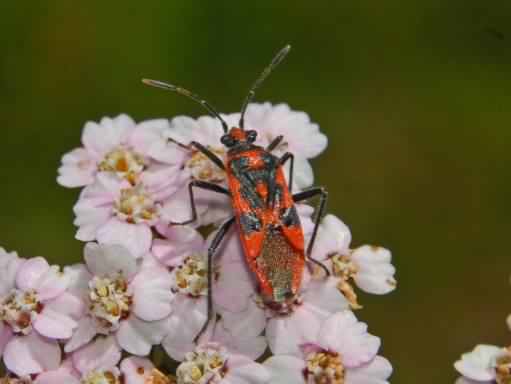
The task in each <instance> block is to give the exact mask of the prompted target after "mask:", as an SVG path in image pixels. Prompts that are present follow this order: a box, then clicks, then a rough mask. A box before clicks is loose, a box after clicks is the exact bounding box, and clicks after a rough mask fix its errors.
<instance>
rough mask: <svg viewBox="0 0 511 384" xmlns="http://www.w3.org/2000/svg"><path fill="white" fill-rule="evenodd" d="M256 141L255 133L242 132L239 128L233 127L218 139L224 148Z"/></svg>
mask: <svg viewBox="0 0 511 384" xmlns="http://www.w3.org/2000/svg"><path fill="white" fill-rule="evenodd" d="M256 139H257V132H256V131H253V130H249V131H244V130H243V129H241V128H236V127H233V128H231V129H230V130H229V132H227V133H226V134H224V135H223V136H222V137H221V138H220V141H221V142H222V144H223V145H225V146H226V147H228V148H232V147H235V146H236V145H239V144H252V143H253V142H254V141H255V140H256Z"/></svg>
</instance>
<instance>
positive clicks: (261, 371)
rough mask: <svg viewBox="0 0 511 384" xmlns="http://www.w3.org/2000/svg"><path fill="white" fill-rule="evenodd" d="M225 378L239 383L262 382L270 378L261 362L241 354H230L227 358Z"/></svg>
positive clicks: (254, 383) (266, 381)
mask: <svg viewBox="0 0 511 384" xmlns="http://www.w3.org/2000/svg"><path fill="white" fill-rule="evenodd" d="M225 380H227V381H230V382H232V383H233V384H234V383H239V384H264V383H268V380H270V372H269V371H268V369H267V368H266V367H265V366H264V365H261V364H258V363H256V362H254V361H252V360H251V359H249V358H247V357H245V356H242V355H235V354H233V355H231V356H229V358H228V360H227V374H226V375H225Z"/></svg>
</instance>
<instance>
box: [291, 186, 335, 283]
mask: <svg viewBox="0 0 511 384" xmlns="http://www.w3.org/2000/svg"><path fill="white" fill-rule="evenodd" d="M318 195H319V207H318V208H317V212H316V216H315V218H314V229H313V230H312V236H311V239H310V241H309V245H308V246H307V251H306V256H307V259H308V260H310V261H312V262H313V263H314V264H316V265H319V266H320V267H321V268H323V270H324V271H325V273H326V275H327V276H330V271H329V270H328V268H327V267H326V266H325V264H323V263H322V262H321V261H319V260H316V259H314V258H312V257H311V253H312V247H313V246H314V242H315V241H316V236H317V234H318V228H319V222H320V220H321V218H322V216H323V214H324V213H325V208H326V202H327V199H328V192H327V191H326V190H325V188H323V187H315V188H311V189H308V190H306V191H303V192H298V193H296V194H294V195H293V200H294V201H295V202H299V201H303V200H307V199H310V198H311V197H315V196H318Z"/></svg>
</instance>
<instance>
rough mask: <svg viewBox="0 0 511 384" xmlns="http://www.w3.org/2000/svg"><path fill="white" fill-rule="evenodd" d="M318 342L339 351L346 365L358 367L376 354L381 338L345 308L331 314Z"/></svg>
mask: <svg viewBox="0 0 511 384" xmlns="http://www.w3.org/2000/svg"><path fill="white" fill-rule="evenodd" d="M317 340H318V343H319V344H320V345H321V346H322V347H323V348H325V349H328V350H331V351H336V352H339V354H340V355H341V356H342V360H343V364H344V365H345V366H346V367H357V366H360V365H361V364H364V363H367V362H369V361H370V360H372V359H373V358H374V356H376V353H377V352H378V349H379V348H380V344H381V342H380V338H378V337H376V336H373V335H371V334H369V333H367V325H366V324H365V323H362V322H360V321H358V320H357V318H356V317H355V315H354V314H353V312H351V311H349V310H345V311H342V312H338V313H336V314H334V315H332V316H330V317H329V318H328V319H327V320H326V321H325V322H324V323H323V324H322V326H321V331H320V333H319V336H318V339H317Z"/></svg>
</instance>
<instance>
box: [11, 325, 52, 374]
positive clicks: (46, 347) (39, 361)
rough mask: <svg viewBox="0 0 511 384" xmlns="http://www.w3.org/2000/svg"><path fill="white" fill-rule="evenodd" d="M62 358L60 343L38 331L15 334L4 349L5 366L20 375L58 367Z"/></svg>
mask: <svg viewBox="0 0 511 384" xmlns="http://www.w3.org/2000/svg"><path fill="white" fill-rule="evenodd" d="M60 358H61V352H60V347H59V345H58V343H57V342H56V341H50V340H48V339H46V338H44V337H42V336H39V335H38V334H37V332H32V333H30V334H29V335H27V336H15V337H14V338H12V339H11V341H9V343H7V345H6V346H5V350H4V363H5V366H6V367H7V369H8V370H9V371H11V372H14V373H15V374H16V375H18V376H24V375H31V374H36V373H40V372H44V371H49V370H54V369H57V368H58V367H59V364H60Z"/></svg>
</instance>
